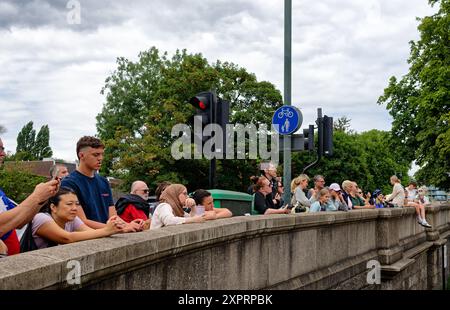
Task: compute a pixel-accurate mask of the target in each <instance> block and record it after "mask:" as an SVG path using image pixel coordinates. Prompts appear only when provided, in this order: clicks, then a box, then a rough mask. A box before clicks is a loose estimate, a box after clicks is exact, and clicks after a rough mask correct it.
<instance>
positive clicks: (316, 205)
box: [309, 187, 337, 212]
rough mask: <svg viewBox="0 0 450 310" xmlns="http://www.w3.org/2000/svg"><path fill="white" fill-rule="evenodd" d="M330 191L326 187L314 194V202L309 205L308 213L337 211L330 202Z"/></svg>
mask: <svg viewBox="0 0 450 310" xmlns="http://www.w3.org/2000/svg"><path fill="white" fill-rule="evenodd" d="M330 197H331V195H330V190H329V189H328V187H324V188H322V189H321V190H320V191H318V192H316V199H317V200H316V201H314V202H313V203H312V204H311V208H310V209H309V212H319V211H337V208H336V206H335V205H334V204H333V203H332V202H331V201H330Z"/></svg>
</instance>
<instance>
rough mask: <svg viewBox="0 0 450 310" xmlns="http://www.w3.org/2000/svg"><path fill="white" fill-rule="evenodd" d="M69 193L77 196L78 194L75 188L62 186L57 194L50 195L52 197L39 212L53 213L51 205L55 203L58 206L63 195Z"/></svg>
mask: <svg viewBox="0 0 450 310" xmlns="http://www.w3.org/2000/svg"><path fill="white" fill-rule="evenodd" d="M67 194H74V195H75V196H77V194H76V193H75V192H74V190H73V189H71V188H68V187H60V188H59V190H58V192H57V193H56V194H55V196H53V197H50V199H49V200H48V201H47V203H46V204H45V205H44V206H43V207H42V208H41V210H40V211H39V212H42V213H48V214H52V210H51V208H50V205H51V204H54V205H55V206H57V205H58V204H59V202H60V201H61V196H64V195H67Z"/></svg>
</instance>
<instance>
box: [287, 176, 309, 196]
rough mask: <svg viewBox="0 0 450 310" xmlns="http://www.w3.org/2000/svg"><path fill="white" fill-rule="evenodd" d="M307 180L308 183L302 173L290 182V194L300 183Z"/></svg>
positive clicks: (307, 178) (306, 177)
mask: <svg viewBox="0 0 450 310" xmlns="http://www.w3.org/2000/svg"><path fill="white" fill-rule="evenodd" d="M304 180H307V181H308V182H309V177H308V176H307V175H306V174H304V173H302V174H300V175H299V176H298V177H296V178H295V179H293V180H292V182H291V192H295V189H296V188H297V187H298V186H299V185H300V183H301V182H303V181H304Z"/></svg>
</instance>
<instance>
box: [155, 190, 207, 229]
mask: <svg viewBox="0 0 450 310" xmlns="http://www.w3.org/2000/svg"><path fill="white" fill-rule="evenodd" d="M187 200H188V193H187V189H186V187H185V186H184V185H181V184H171V185H169V186H168V187H167V188H166V189H165V190H164V191H163V192H162V194H161V197H160V204H159V205H158V206H157V207H156V209H155V212H154V213H153V217H152V223H151V225H150V229H157V228H161V227H164V226H171V225H179V224H189V223H203V222H204V221H205V216H204V215H193V214H192V216H191V215H190V214H189V213H186V212H185V211H184V209H183V208H184V207H185V206H186V202H187ZM194 203H195V202H194Z"/></svg>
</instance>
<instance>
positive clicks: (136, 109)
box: [97, 47, 282, 189]
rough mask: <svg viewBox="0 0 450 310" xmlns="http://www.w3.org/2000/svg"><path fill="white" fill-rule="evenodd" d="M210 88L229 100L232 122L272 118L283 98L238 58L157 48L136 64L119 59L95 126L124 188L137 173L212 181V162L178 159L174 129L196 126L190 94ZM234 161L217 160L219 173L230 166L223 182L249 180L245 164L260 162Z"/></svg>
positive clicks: (202, 183)
mask: <svg viewBox="0 0 450 310" xmlns="http://www.w3.org/2000/svg"><path fill="white" fill-rule="evenodd" d="M210 89H214V90H215V91H216V92H217V94H218V96H220V97H222V98H223V99H225V100H229V101H230V105H231V113H230V114H231V121H232V122H239V123H243V124H247V123H250V122H251V123H254V124H261V123H265V124H270V120H271V116H272V113H273V111H274V109H275V108H276V107H278V106H280V104H279V102H281V101H282V100H281V95H280V92H279V91H278V90H277V89H276V88H275V87H274V86H273V85H272V84H270V83H269V82H264V81H262V82H261V81H257V79H256V76H255V75H254V74H251V73H248V72H247V71H246V70H245V69H244V68H240V67H238V66H237V65H235V64H232V63H228V62H220V61H217V62H216V63H214V64H209V63H208V61H207V59H205V58H204V57H203V56H202V55H201V54H188V53H187V52H186V51H185V50H183V51H177V52H176V53H175V55H174V56H173V57H171V58H169V57H168V56H167V53H162V54H160V52H159V51H158V50H157V49H156V48H155V47H153V48H151V49H150V50H148V51H144V52H141V53H140V54H139V59H138V61H136V62H132V61H130V60H127V59H125V58H123V57H122V58H118V60H117V69H116V71H115V72H114V73H113V74H112V75H111V76H109V77H108V78H107V79H106V82H105V86H104V87H103V89H102V92H101V93H102V94H105V95H106V103H105V104H104V106H103V110H102V112H101V113H100V114H99V115H98V116H97V131H98V134H99V137H100V138H101V139H102V140H104V142H105V143H106V146H107V148H106V151H105V165H104V168H105V170H104V171H106V172H108V173H113V174H114V175H115V176H117V177H121V178H123V179H125V180H126V181H127V182H126V183H125V186H128V185H129V183H130V182H131V181H133V180H136V179H138V178H139V179H143V180H145V181H147V183H148V184H150V185H153V187H154V186H155V185H156V183H158V182H160V181H162V180H170V181H172V182H182V183H184V184H187V185H189V186H190V188H199V187H206V186H207V183H208V161H206V160H174V159H173V158H172V156H171V153H170V148H171V145H172V142H173V141H174V140H175V138H173V137H171V129H172V127H173V126H174V125H175V124H179V123H183V124H189V125H192V121H193V115H194V114H195V110H194V108H193V107H192V106H191V105H190V104H189V103H188V100H189V98H190V97H192V96H194V95H195V94H196V93H198V92H200V91H205V90H210ZM234 162H235V163H234V164H233V165H231V164H229V163H227V162H224V163H221V164H219V167H218V170H219V172H220V171H222V170H221V169H226V171H227V177H226V178H219V182H220V183H219V184H220V186H221V187H224V186H231V187H228V188H233V189H242V187H243V186H244V182H245V184H248V176H247V175H242V172H243V171H247V170H246V169H242V170H239V169H240V168H242V167H243V166H246V165H248V164H254V161H250V162H247V161H245V160H241V161H234Z"/></svg>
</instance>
